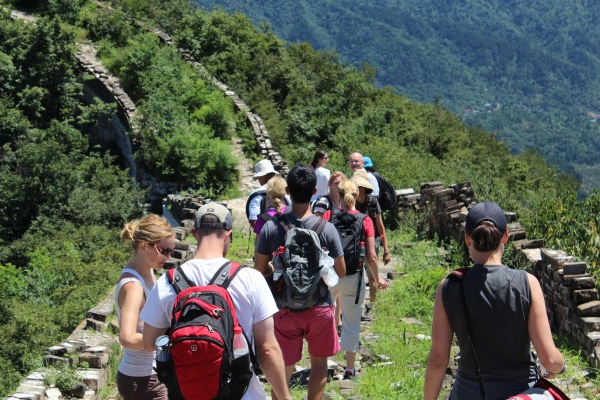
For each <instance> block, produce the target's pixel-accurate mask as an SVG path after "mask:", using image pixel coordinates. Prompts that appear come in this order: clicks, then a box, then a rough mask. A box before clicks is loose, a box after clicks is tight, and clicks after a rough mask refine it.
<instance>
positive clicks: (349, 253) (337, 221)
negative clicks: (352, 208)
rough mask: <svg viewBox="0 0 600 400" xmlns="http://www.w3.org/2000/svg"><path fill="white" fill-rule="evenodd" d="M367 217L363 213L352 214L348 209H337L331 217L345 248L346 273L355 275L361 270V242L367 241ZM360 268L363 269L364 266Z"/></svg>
mask: <svg viewBox="0 0 600 400" xmlns="http://www.w3.org/2000/svg"><path fill="white" fill-rule="evenodd" d="M366 217H367V216H366V215H365V214H362V213H358V214H350V213H349V212H347V211H335V212H334V213H333V216H332V218H331V223H332V224H333V225H334V226H335V228H336V229H337V231H338V233H339V234H340V240H341V242H342V248H343V249H344V262H345V263H346V275H354V274H356V273H357V272H359V268H358V258H359V254H360V242H364V241H365V238H364V229H363V222H364V220H365V218H366ZM360 269H362V266H361V268H360Z"/></svg>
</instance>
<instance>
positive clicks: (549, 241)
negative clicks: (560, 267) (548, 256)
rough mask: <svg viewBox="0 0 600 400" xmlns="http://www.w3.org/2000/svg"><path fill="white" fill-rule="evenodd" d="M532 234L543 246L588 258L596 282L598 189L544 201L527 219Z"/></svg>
mask: <svg viewBox="0 0 600 400" xmlns="http://www.w3.org/2000/svg"><path fill="white" fill-rule="evenodd" d="M531 228H532V231H531V234H532V235H533V236H532V237H534V236H535V237H543V238H544V239H545V240H546V246H548V247H554V248H557V249H562V250H565V251H566V252H567V254H571V255H574V256H576V257H579V258H580V259H583V260H587V261H588V272H589V273H590V274H591V275H593V276H594V277H595V278H596V282H597V283H598V284H599V285H600V192H594V193H592V194H591V195H590V196H589V197H587V198H585V199H583V200H581V201H578V200H577V199H576V197H575V195H571V196H568V197H565V198H561V199H558V201H556V200H553V201H551V200H548V201H546V202H544V204H543V205H542V207H540V209H539V210H538V212H537V213H536V215H535V217H534V218H533V220H532V222H531Z"/></svg>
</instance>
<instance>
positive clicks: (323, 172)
mask: <svg viewBox="0 0 600 400" xmlns="http://www.w3.org/2000/svg"><path fill="white" fill-rule="evenodd" d="M327 163H329V156H328V155H327V153H326V152H324V151H323V150H317V151H316V152H315V155H314V156H313V160H312V162H311V163H310V165H311V166H312V168H313V170H314V171H315V174H316V175H317V191H316V193H315V194H313V195H312V197H311V198H310V202H311V204H312V203H313V202H314V201H316V200H317V199H318V198H319V197H321V196H324V195H326V194H327V192H328V191H329V177H330V176H331V171H330V170H328V169H327V168H325V167H326V166H327Z"/></svg>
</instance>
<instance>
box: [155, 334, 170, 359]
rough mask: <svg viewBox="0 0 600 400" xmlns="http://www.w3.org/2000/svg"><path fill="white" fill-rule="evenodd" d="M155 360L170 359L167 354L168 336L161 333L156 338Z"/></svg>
mask: <svg viewBox="0 0 600 400" xmlns="http://www.w3.org/2000/svg"><path fill="white" fill-rule="evenodd" d="M155 344H156V362H157V363H159V362H167V361H169V360H170V359H171V355H170V354H169V336H168V335H161V336H159V337H158V338H156V342H155Z"/></svg>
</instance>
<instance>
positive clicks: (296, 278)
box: [271, 214, 328, 311]
mask: <svg viewBox="0 0 600 400" xmlns="http://www.w3.org/2000/svg"><path fill="white" fill-rule="evenodd" d="M277 223H279V224H280V225H281V226H282V227H283V229H285V231H286V234H285V244H284V245H283V247H280V248H279V251H277V252H276V253H275V255H274V257H273V265H274V267H275V271H274V273H273V281H272V283H271V290H272V292H273V296H274V297H275V301H276V302H277V306H278V307H279V308H287V309H290V310H293V311H303V310H306V309H309V308H311V307H314V306H315V305H316V304H317V303H318V302H319V301H321V300H323V299H324V298H325V297H326V296H327V292H328V289H327V285H325V283H324V282H323V280H322V279H321V268H323V262H322V257H321V254H322V253H323V252H324V250H323V249H322V248H321V241H320V239H319V235H320V234H321V232H322V231H323V229H324V228H325V225H326V224H327V221H325V220H324V219H323V218H319V221H318V222H317V223H316V224H315V225H314V226H313V228H312V229H308V228H306V227H305V226H304V224H303V223H302V222H301V221H296V224H293V223H292V221H290V218H289V216H288V215H287V214H283V215H281V216H279V217H278V218H277ZM297 225H299V226H297Z"/></svg>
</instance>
